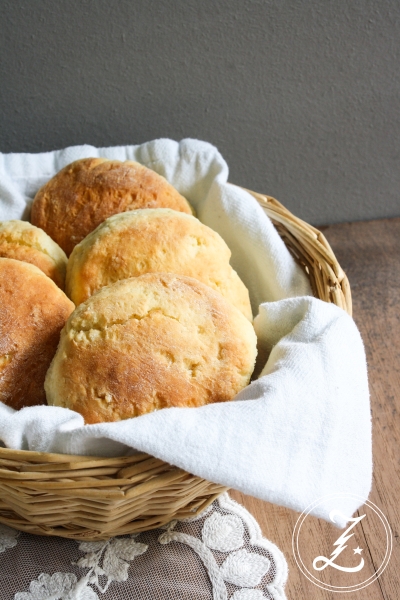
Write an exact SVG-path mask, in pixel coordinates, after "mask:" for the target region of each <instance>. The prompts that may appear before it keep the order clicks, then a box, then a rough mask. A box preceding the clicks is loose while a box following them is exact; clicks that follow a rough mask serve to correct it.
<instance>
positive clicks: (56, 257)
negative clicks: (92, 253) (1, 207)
mask: <svg viewBox="0 0 400 600" xmlns="http://www.w3.org/2000/svg"><path fill="white" fill-rule="evenodd" d="M0 257H1V258H13V259H15V260H22V261H24V262H27V263H30V264H32V265H35V266H36V267H38V268H39V269H40V270H41V271H43V273H44V274H45V275H47V277H50V279H52V280H53V281H54V283H55V284H56V285H58V287H59V288H61V289H62V290H64V286H65V274H66V270H67V261H68V259H67V257H66V254H65V252H64V251H63V250H61V248H60V246H59V245H58V244H56V242H54V241H53V240H52V239H51V237H50V236H48V235H47V233H45V232H44V231H43V230H42V229H39V227H35V226H34V225H31V224H30V223H27V222H26V221H19V220H11V221H2V222H0Z"/></svg>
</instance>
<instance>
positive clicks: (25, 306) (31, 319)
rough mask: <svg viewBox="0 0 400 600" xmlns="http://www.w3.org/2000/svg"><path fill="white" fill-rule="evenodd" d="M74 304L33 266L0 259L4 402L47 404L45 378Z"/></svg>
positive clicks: (1, 391)
mask: <svg viewBox="0 0 400 600" xmlns="http://www.w3.org/2000/svg"><path fill="white" fill-rule="evenodd" d="M73 310H74V305H73V304H72V302H71V301H70V300H69V299H68V298H67V296H66V295H65V294H64V292H62V291H61V290H60V288H58V287H57V286H56V284H55V283H54V282H53V281H52V280H51V279H49V277H47V276H46V275H44V273H43V272H42V271H40V270H39V269H38V268H37V267H35V266H34V265H31V264H29V263H26V262H22V261H19V260H14V259H11V258H0V330H1V336H0V401H1V402H4V403H5V404H7V405H8V406H11V407H12V408H14V409H16V410H18V409H20V408H23V407H24V406H33V405H35V404H45V403H46V396H45V391H44V378H45V375H46V372H47V369H48V368H49V365H50V362H51V360H52V358H53V356H54V354H55V351H56V349H57V344H58V342H59V339H60V331H61V329H62V328H63V326H64V325H65V322H66V320H67V318H68V317H69V315H70V314H71V312H72V311H73Z"/></svg>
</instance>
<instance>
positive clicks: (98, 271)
mask: <svg viewBox="0 0 400 600" xmlns="http://www.w3.org/2000/svg"><path fill="white" fill-rule="evenodd" d="M230 256H231V251H230V250H229V248H228V246H227V245H226V243H225V242H224V240H223V239H222V238H221V236H220V235H219V234H218V233H216V232H215V231H213V230H212V229H210V227H207V226H206V225H204V224H203V223H201V222H200V221H199V220H198V219H196V218H195V217H193V216H191V215H187V214H184V213H180V212H177V211H174V210H170V209H167V208H159V209H143V210H135V211H130V212H125V213H121V214H118V215H114V216H112V217H110V218H108V219H107V220H106V221H105V222H104V223H102V224H101V225H99V227H98V228H97V229H96V230H95V231H93V232H92V233H91V234H89V235H88V236H87V237H86V238H85V239H84V240H82V242H81V243H80V244H78V246H76V247H75V248H74V250H73V252H72V254H71V256H70V258H69V261H68V267H67V279H66V291H67V295H68V296H69V297H70V298H71V299H72V300H73V302H74V303H75V304H76V305H78V304H80V303H81V302H84V301H85V300H86V299H87V298H89V297H90V296H91V295H92V294H93V293H94V292H95V291H97V290H98V289H100V288H102V287H103V286H106V285H110V284H112V283H115V282H116V281H118V280H120V279H127V278H128V277H138V276H140V275H143V274H144V273H176V274H178V275H186V276H187V277H194V278H195V279H198V280H199V281H202V282H203V283H205V284H206V285H208V286H210V287H212V288H213V289H215V290H216V291H218V292H219V293H220V294H222V295H223V296H224V297H225V298H226V299H227V300H229V301H230V302H231V303H232V304H233V305H234V306H236V307H237V308H238V309H239V310H240V311H241V312H242V313H243V314H244V315H245V316H246V317H247V318H248V319H249V320H252V312H251V306H250V299H249V293H248V290H247V288H246V286H245V285H244V283H243V282H242V281H241V279H240V278H239V276H238V274H237V273H236V271H234V270H233V269H232V267H231V266H230V264H229V259H230Z"/></svg>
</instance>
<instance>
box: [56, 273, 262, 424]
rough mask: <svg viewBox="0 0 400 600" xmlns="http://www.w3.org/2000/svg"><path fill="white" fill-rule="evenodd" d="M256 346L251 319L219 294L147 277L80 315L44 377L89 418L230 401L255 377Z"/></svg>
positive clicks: (60, 399) (89, 304) (186, 281)
mask: <svg viewBox="0 0 400 600" xmlns="http://www.w3.org/2000/svg"><path fill="white" fill-rule="evenodd" d="M256 353H257V350H256V336H255V333H254V329H253V326H252V325H251V323H249V321H248V320H247V319H246V318H245V317H244V316H243V314H242V313H241V312H240V311H239V310H238V309H237V308H235V307H234V306H232V305H231V304H230V303H229V302H227V301H226V300H225V299H224V298H223V297H222V296H221V295H220V294H219V293H218V292H215V291H214V290H212V289H211V288H209V287H208V286H206V285H204V284H203V283H200V282H199V281H197V280H195V279H193V278H190V277H182V276H178V275H172V274H164V273H151V274H146V275H142V276H140V277H136V278H131V279H125V280H123V281H119V282H117V283H115V284H113V285H111V286H108V287H104V288H102V289H101V290H99V291H98V292H97V293H96V294H94V295H93V296H91V298H89V299H88V300H87V301H86V302H84V303H83V304H81V305H80V306H79V307H78V308H77V309H76V310H75V311H74V312H73V314H72V315H71V316H70V318H69V319H68V322H67V324H66V326H65V328H64V329H63V331H62V334H61V340H60V345H59V347H58V350H57V353H56V355H55V357H54V360H53V362H52V364H51V366H50V369H49V371H48V373H47V376H46V381H45V389H46V395H47V401H48V403H49V404H51V405H55V406H63V407H66V408H69V409H71V410H75V411H77V412H79V413H80V414H82V415H83V417H84V419H85V422H86V423H100V422H105V421H119V420H121V419H127V418H130V417H135V416H139V415H143V414H146V413H149V412H152V411H154V410H158V409H161V408H168V407H196V406H203V405H205V404H209V403H212V402H225V401H228V400H232V399H233V398H234V396H235V395H236V394H237V393H238V392H239V391H240V390H241V389H242V388H244V387H245V386H246V385H247V384H248V382H249V380H250V376H251V373H252V371H253V368H254V363H255V358H256Z"/></svg>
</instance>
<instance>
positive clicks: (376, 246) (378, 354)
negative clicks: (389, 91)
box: [231, 219, 400, 600]
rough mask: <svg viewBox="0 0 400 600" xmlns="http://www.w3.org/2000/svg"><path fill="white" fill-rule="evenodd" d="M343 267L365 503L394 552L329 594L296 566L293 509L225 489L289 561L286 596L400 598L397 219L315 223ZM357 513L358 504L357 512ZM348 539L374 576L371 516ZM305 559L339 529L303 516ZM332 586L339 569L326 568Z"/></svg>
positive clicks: (375, 529)
mask: <svg viewBox="0 0 400 600" xmlns="http://www.w3.org/2000/svg"><path fill="white" fill-rule="evenodd" d="M321 229H323V232H324V234H325V236H326V238H327V239H328V242H329V243H330V244H331V246H332V248H333V251H334V252H335V254H336V257H337V259H338V261H339V263H340V265H341V266H342V268H343V269H344V271H345V272H346V274H347V276H348V278H349V280H350V285H351V289H352V294H353V310H354V319H355V321H356V323H357V326H358V327H359V329H360V332H361V335H362V337H363V340H364V344H365V349H366V354H367V361H368V369H369V384H370V392H371V410H372V418H373V454H374V475H373V488H372V492H371V495H370V500H371V501H372V502H373V503H374V504H376V505H377V506H378V507H379V508H380V509H381V510H382V512H383V513H384V515H385V516H386V518H387V520H388V522H389V525H390V528H391V530H392V533H393V552H392V556H391V558H390V561H389V564H388V566H387V568H386V569H385V571H384V572H383V573H382V575H381V576H380V577H379V579H378V580H376V581H374V582H373V583H372V584H371V585H369V586H368V587H365V588H364V589H362V590H359V591H355V592H352V593H351V594H345V593H343V592H342V593H333V592H331V591H327V590H323V589H320V588H318V587H316V586H315V585H314V584H312V583H311V582H310V581H308V579H306V578H305V576H304V575H303V574H302V573H301V572H300V570H299V569H298V567H297V565H296V562H295V560H294V557H293V554H292V532H293V529H294V526H295V523H296V520H297V518H298V516H299V515H298V513H296V512H294V511H291V510H288V509H285V508H282V507H278V506H274V505H271V504H268V503H266V502H262V501H260V500H256V499H255V498H251V497H249V496H244V495H243V494H241V493H239V492H232V494H231V495H232V496H233V497H234V498H235V499H236V500H237V501H238V502H240V503H242V504H243V505H244V506H246V508H247V509H248V510H249V511H250V512H251V513H252V514H253V515H254V517H255V518H256V519H257V521H258V522H259V523H260V526H261V528H262V530H263V533H264V535H266V536H267V537H268V538H269V539H270V540H272V541H273V542H274V543H275V544H277V546H278V547H279V548H280V549H281V550H282V551H283V553H284V554H285V556H286V559H287V561H288V563H289V580H288V583H287V586H286V594H287V597H288V599H289V600H299V599H302V600H303V599H304V600H316V599H318V600H337V599H338V598H340V597H346V598H351V599H352V600H380V599H384V600H397V599H398V598H400V538H399V532H400V500H399V499H400V476H399V475H400V469H399V463H400V418H399V413H400V219H386V220H380V221H369V222H358V223H346V224H339V225H333V226H329V227H324V228H321ZM358 514H359V515H361V514H363V509H362V508H361V509H360V510H359V511H358ZM364 522H366V523H363V522H361V523H360V525H361V524H363V526H362V527H357V528H356V529H355V530H354V532H355V543H356V544H357V543H358V544H359V546H360V547H361V548H364V552H363V556H364V559H365V561H366V565H365V567H364V569H366V571H367V570H368V573H371V574H372V573H373V572H374V570H375V569H376V568H377V566H378V565H379V563H380V560H381V557H382V554H383V552H384V550H385V545H386V544H385V540H384V539H383V536H382V530H381V529H380V528H379V525H378V521H377V520H373V519H368V521H367V520H366V519H364ZM306 536H307V541H308V544H307V546H308V559H309V560H310V561H312V560H313V558H314V557H316V556H317V555H319V554H324V555H325V556H329V554H330V553H331V552H332V542H333V541H334V540H335V539H336V538H337V537H338V530H337V529H335V528H334V527H333V526H332V525H330V524H329V523H326V522H325V521H322V520H321V519H316V518H310V520H309V524H308V529H307V532H306ZM328 571H329V569H326V577H327V579H326V580H327V581H328V582H329V579H328V577H329V575H331V577H332V580H331V581H330V583H332V584H334V585H344V583H343V582H344V581H345V579H346V576H345V574H343V575H342V574H341V573H340V572H339V571H334V572H333V571H332V570H331V573H330V574H329V573H328Z"/></svg>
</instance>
